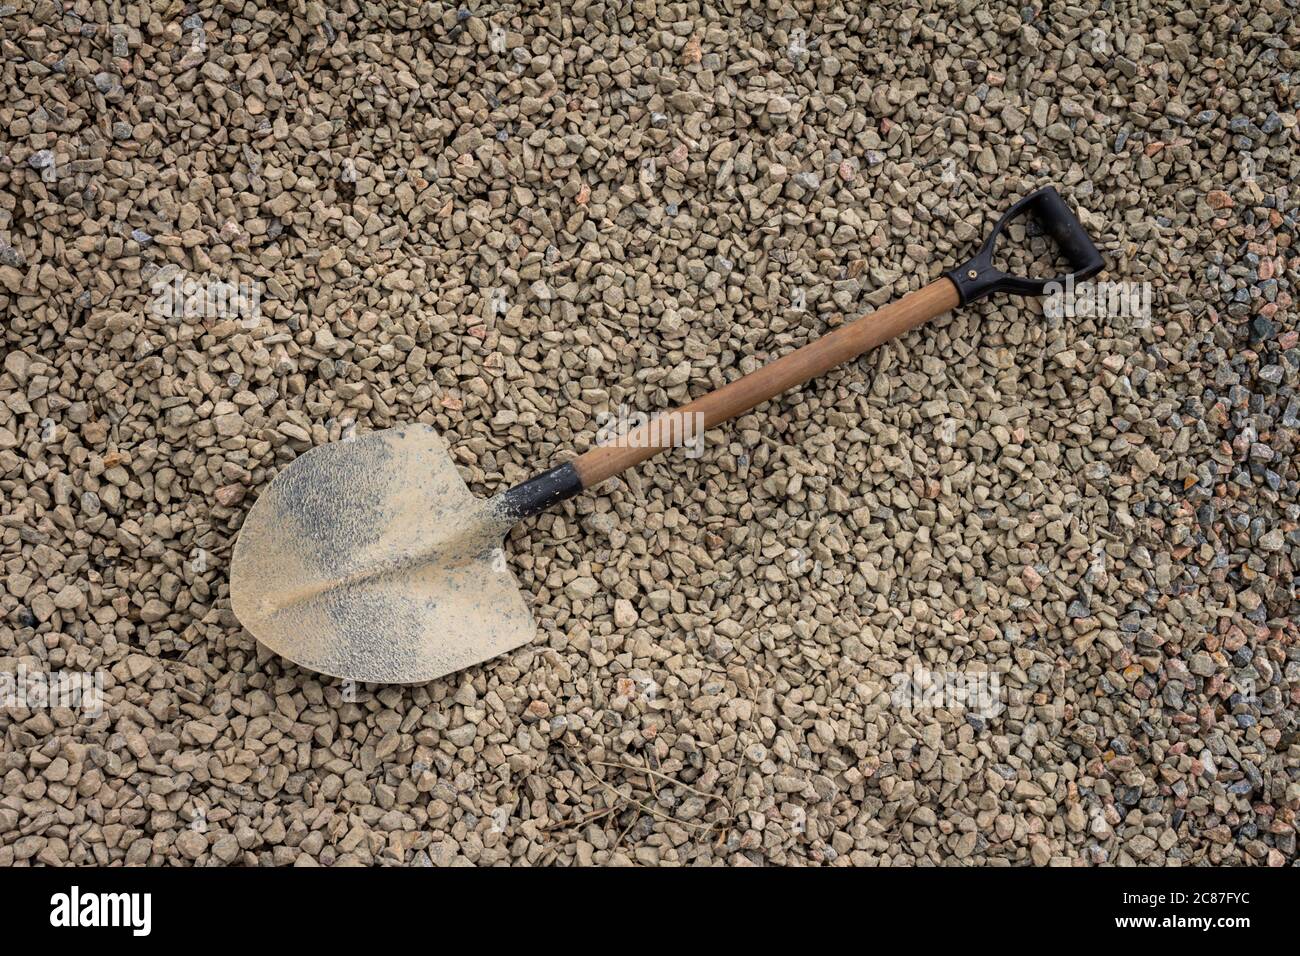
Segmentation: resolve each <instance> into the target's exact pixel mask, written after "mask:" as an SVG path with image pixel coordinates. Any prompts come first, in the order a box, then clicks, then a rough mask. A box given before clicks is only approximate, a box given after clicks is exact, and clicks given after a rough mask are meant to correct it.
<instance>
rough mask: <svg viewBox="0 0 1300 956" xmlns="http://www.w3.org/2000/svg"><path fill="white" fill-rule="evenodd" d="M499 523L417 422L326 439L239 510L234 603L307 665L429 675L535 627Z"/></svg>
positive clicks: (245, 619) (497, 648) (349, 673)
mask: <svg viewBox="0 0 1300 956" xmlns="http://www.w3.org/2000/svg"><path fill="white" fill-rule="evenodd" d="M509 525H510V522H509V521H508V520H506V519H505V518H504V517H503V516H502V515H501V514H500V512H499V510H498V509H496V508H495V507H494V505H493V503H492V502H490V501H484V500H483V499H481V498H478V497H476V496H475V495H474V494H473V493H472V492H471V491H470V490H469V489H468V488H467V487H466V486H465V483H464V481H463V480H462V479H461V477H460V474H459V472H457V470H456V465H455V463H454V462H453V461H452V460H451V456H450V455H449V454H448V453H447V450H446V447H445V446H444V444H443V442H442V439H441V438H439V437H438V434H437V433H436V432H435V431H434V430H433V429H432V428H430V427H428V426H426V425H408V426H404V427H401V428H390V429H387V430H384V431H378V432H371V433H369V434H367V435H363V436H361V437H358V438H354V439H348V440H344V441H340V442H334V443H332V444H329V445H322V446H320V447H317V448H313V449H312V450H311V451H308V452H306V453H305V454H303V455H301V456H300V457H299V458H297V459H296V460H295V461H294V462H293V463H292V464H290V465H289V466H288V467H287V468H285V469H284V471H282V472H281V473H280V474H279V475H277V476H276V478H275V480H274V481H272V482H271V484H270V485H269V486H268V487H267V489H266V490H265V491H264V492H263V493H262V495H261V497H259V498H258V500H257V503H256V504H254V505H253V507H252V509H251V510H250V511H249V513H248V516H247V517H246V518H245V519H244V525H243V528H242V529H241V530H240V533H239V539H238V541H237V542H236V544H235V554H234V559H233V561H232V563H231V569H230V600H231V606H232V607H233V609H234V611H235V615H236V616H237V617H238V618H239V620H240V622H241V623H242V624H243V625H244V627H246V628H247V629H248V630H249V631H250V632H252V634H253V635H254V636H255V637H256V638H257V639H258V640H259V641H260V642H261V643H262V644H263V645H264V646H266V647H267V648H268V649H270V650H272V651H274V652H275V653H277V654H279V655H280V656H282V657H287V658H288V659H289V660H291V661H293V662H294V663H296V664H300V665H302V666H303V667H307V668H310V669H311V670H314V671H319V672H320V673H322V674H328V675H331V676H333V677H341V678H346V679H351V680H355V681H368V682H374V683H387V684H414V683H423V682H425V681H430V680H434V679H436V678H438V677H442V676H444V675H446V674H450V673H452V672H454V671H458V670H461V669H462V668H465V667H470V666H472V665H474V664H479V663H482V662H483V661H486V660H488V659H489V658H492V657H496V656H497V655H498V654H503V653H505V652H506V651H510V650H513V649H515V648H517V647H520V646H522V645H524V644H527V643H528V642H529V641H530V640H532V638H533V635H534V633H535V628H534V625H533V619H532V615H531V613H530V612H529V610H528V607H527V605H526V604H525V603H524V599H523V596H522V595H521V594H520V592H519V587H518V585H517V584H516V583H515V579H514V575H512V574H511V573H510V569H509V567H508V566H507V564H506V560H505V554H504V552H503V551H502V549H501V541H502V538H503V536H504V535H505V532H506V531H507V530H508V529H509Z"/></svg>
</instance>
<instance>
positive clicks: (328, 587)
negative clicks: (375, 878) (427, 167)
mask: <svg viewBox="0 0 1300 956" xmlns="http://www.w3.org/2000/svg"><path fill="white" fill-rule="evenodd" d="M1026 212H1028V213H1030V214H1032V215H1033V217H1034V218H1035V219H1036V220H1037V221H1038V223H1039V224H1040V226H1041V227H1042V229H1043V230H1044V232H1045V233H1046V234H1047V235H1049V236H1051V237H1052V239H1053V240H1055V242H1056V244H1057V246H1058V248H1059V250H1060V253H1061V254H1062V256H1063V257H1064V259H1065V260H1066V261H1067V262H1068V263H1069V264H1070V267H1071V269H1072V272H1071V273H1070V276H1061V277H1059V278H1057V279H1033V278H1028V277H1023V276H1012V275H1007V274H1006V273H1003V272H1001V271H999V270H997V269H995V268H994V266H993V249H994V245H995V243H996V242H997V239H998V237H999V235H1001V233H1002V231H1003V229H1004V228H1005V227H1006V225H1007V223H1009V222H1010V221H1011V220H1013V219H1015V218H1016V217H1018V216H1020V215H1022V214H1024V213H1026ZM1103 264H1104V263H1103V261H1102V257H1101V254H1100V253H1099V252H1098V251H1097V248H1096V246H1094V245H1093V243H1092V240H1091V239H1089V238H1088V235H1087V233H1086V232H1085V231H1084V229H1083V226H1082V225H1081V224H1080V222H1079V221H1078V219H1076V218H1075V216H1074V214H1073V213H1072V212H1071V211H1070V209H1069V207H1068V206H1067V205H1066V204H1065V202H1064V201H1063V200H1062V199H1061V197H1060V195H1059V194H1058V193H1057V191H1056V190H1055V189H1053V188H1052V187H1050V186H1048V187H1046V188H1044V189H1040V190H1038V191H1037V192H1035V193H1033V194H1031V195H1029V196H1026V197H1025V198H1023V199H1021V200H1020V201H1019V202H1017V203H1016V204H1015V205H1014V206H1012V207H1011V208H1010V209H1009V210H1008V211H1007V213H1006V214H1005V215H1004V216H1003V217H1002V218H1001V219H1000V220H999V221H998V223H997V225H996V226H994V228H993V232H992V234H991V235H990V236H989V237H988V239H987V240H986V241H985V243H984V245H983V246H981V247H980V249H979V252H978V253H976V255H975V256H974V257H973V258H972V259H971V260H970V261H969V262H967V263H965V264H964V265H962V266H959V267H958V268H956V269H952V270H950V271H949V272H946V273H944V275H943V276H942V277H940V278H938V279H936V280H935V281H934V282H931V283H930V284H929V285H927V286H925V287H924V288H922V289H918V290H917V291H915V292H912V293H909V294H908V295H906V296H904V297H903V298H901V299H899V300H897V301H896V302H893V303H890V304H889V305H886V306H884V307H882V308H880V309H877V310H876V311H875V312H872V313H870V314H868V315H865V316H863V317H861V318H859V319H857V320H855V321H853V322H849V323H847V324H845V325H843V326H841V327H839V328H837V329H835V330H834V331H833V332H830V333H828V334H827V335H824V336H822V337H821V338H819V339H817V340H815V341H813V342H810V343H809V344H807V345H805V346H803V347H802V348H800V349H797V350H796V351H794V352H790V353H788V354H786V355H783V356H782V357H780V358H778V359H776V360H774V361H772V362H770V363H769V364H767V365H765V366H764V367H763V368H761V369H758V370H757V371H755V372H751V373H750V374H749V375H746V376H744V377H743V378H740V379H737V380H736V381H734V382H731V383H730V384H728V385H725V386H723V387H722V388H720V389H718V390H717V391H715V392H710V393H709V394H707V395H703V396H701V397H700V398H697V399H695V400H694V401H692V402H689V403H688V404H686V405H684V406H682V407H681V408H679V409H677V410H675V411H671V412H665V413H663V414H661V415H660V416H659V417H657V418H655V419H653V420H651V421H649V422H646V423H645V424H643V425H641V426H640V427H638V428H636V429H633V430H632V431H631V432H629V433H628V434H627V435H625V436H623V437H622V438H621V439H620V440H619V441H617V443H607V444H602V445H597V446H596V447H594V448H592V449H591V450H590V451H587V452H586V453H584V454H582V455H579V456H578V457H577V458H576V459H574V460H573V461H570V462H567V463H565V464H562V465H559V466H558V467H555V468H552V469H550V470H549V471H546V472H543V473H542V474H540V475H538V476H537V477H535V478H532V479H530V480H528V481H525V482H523V483H522V484H519V485H516V486H515V487H513V488H510V489H508V490H507V491H504V492H502V493H501V494H499V495H497V496H496V497H495V498H492V499H489V500H484V499H481V498H478V497H476V496H475V495H474V494H473V493H472V492H470V490H469V488H468V487H466V485H465V483H464V481H463V480H462V479H461V477H460V474H459V473H458V472H457V470H456V466H455V464H454V463H453V461H452V459H451V456H450V455H449V454H448V452H447V449H446V446H445V445H444V444H443V442H442V439H441V438H439V436H438V435H437V434H436V433H435V432H434V430H433V429H432V428H430V427H429V426H427V425H406V426H402V427H399V428H390V429H385V430H383V431H378V432H372V433H369V434H366V435H363V436H360V437H357V438H351V439H345V440H343V441H339V442H334V443H331V444H328V445H322V446H319V447H317V448H314V449H312V450H310V451H308V452H306V453H305V454H303V455H301V456H300V457H298V458H297V459H296V460H295V461H294V462H293V463H292V464H290V465H289V466H288V467H287V468H285V469H284V470H283V471H282V472H280V474H279V475H277V476H276V478H275V480H274V481H272V482H271V484H270V485H269V486H268V487H267V489H266V490H265V491H264V492H263V493H262V495H261V497H259V498H258V500H257V502H256V504H254V506H253V508H252V510H250V511H249V513H248V516H247V517H246V518H245V520H244V525H243V528H242V529H241V531H240V534H239V540H238V542H237V543H236V545H235V554H234V560H233V562H232V564H231V571H230V600H231V605H232V607H233V609H234V612H235V614H236V615H237V616H238V618H239V620H240V622H242V623H243V625H244V626H245V627H246V628H247V629H248V630H249V631H250V632H252V634H253V635H254V636H255V637H256V638H257V639H258V640H259V641H261V642H262V644H263V645H265V646H266V647H267V648H268V649H270V650H271V651H273V652H275V653H277V654H279V655H281V656H282V657H287V658H288V659H289V660H291V661H294V662H295V663H297V664H299V665H301V666H303V667H306V668H309V669H311V670H313V671H318V672H320V673H322V674H328V675H331V676H333V677H340V678H344V679H350V680H354V681H366V682H373V683H384V684H414V683H423V682H425V681H430V680H434V679H436V678H438V677H442V676H444V675H446V674H450V673H453V672H455V671H458V670H461V669H462V668H465V667H470V666H472V665H474V664H479V663H482V662H483V661H486V660H488V659H490V658H493V657H496V656H497V655H499V654H504V653H506V652H507V651H510V650H513V649H515V648H517V647H520V646H522V645H524V644H527V643H528V642H529V641H530V640H532V638H533V635H534V632H535V628H534V624H533V619H532V614H531V613H530V611H529V609H528V605H527V603H526V602H525V601H524V598H523V595H522V594H521V593H520V591H519V586H518V585H517V584H516V583H515V579H514V576H513V575H512V574H511V573H510V568H509V565H508V564H507V562H506V558H505V554H504V552H503V551H502V542H503V539H504V537H505V535H506V532H508V531H509V529H510V528H511V526H513V525H514V524H515V523H516V522H518V521H521V520H523V519H524V518H528V517H531V516H532V515H535V514H538V513H539V512H541V511H543V510H544V509H546V508H549V507H551V506H552V505H554V504H556V503H557V502H560V501H563V500H565V499H566V498H571V497H573V496H574V495H576V494H578V493H579V492H580V491H583V490H585V489H587V488H592V487H594V486H596V485H598V484H600V483H601V482H602V481H604V480H605V479H607V478H611V477H613V476H614V475H617V474H619V473H620V472H622V471H625V470H626V469H628V468H631V467H632V466H634V465H636V464H637V463H639V462H642V461H644V460H645V459H647V458H649V457H651V456H652V455H655V454H658V453H659V452H661V451H663V450H665V449H667V448H671V447H674V446H676V445H679V444H683V443H684V442H685V441H687V440H688V439H689V437H690V435H691V434H692V432H693V433H694V434H703V431H704V430H705V429H708V428H712V427H714V426H715V425H718V424H720V423H722V422H725V421H727V420H728V419H730V418H734V417H736V416H737V415H740V414H742V413H744V412H746V411H748V410H749V409H751V408H753V407H754V406H756V405H759V404H761V403H763V402H765V401H767V400H768V399H770V398H773V397H775V396H777V395H779V394H781V393H782V392H784V391H786V390H787V389H791V388H794V387H795V386H798V385H802V384H804V383H805V382H807V381H809V380H810V379H812V378H815V377H816V376H818V375H821V374H822V373H823V372H826V371H827V370H829V369H831V368H834V367H835V366H837V365H840V364H842V363H844V362H847V361H849V360H850V359H852V358H855V357H856V356H858V355H861V354H862V353H863V352H865V351H867V350H868V349H871V348H874V347H875V346H877V345H880V344H881V343H882V342H886V341H888V340H889V339H892V338H894V337H895V336H896V335H900V334H902V333H903V332H906V331H908V330H909V329H913V328H916V327H917V326H918V325H921V324H922V323H924V322H927V321H929V320H930V319H932V318H934V317H935V316H937V315H940V314H942V313H944V312H947V311H948V310H949V309H952V308H954V307H956V306H957V305H965V304H968V303H970V302H973V301H975V300H976V299H979V298H981V297H983V296H985V295H989V294H990V293H993V292H1011V293H1014V294H1017V295H1022V296H1030V295H1043V294H1045V293H1046V292H1047V291H1049V290H1048V289H1047V286H1048V285H1049V283H1053V282H1055V283H1060V285H1059V286H1057V288H1062V287H1064V285H1065V283H1066V280H1067V278H1070V277H1072V278H1073V279H1074V280H1076V281H1079V280H1083V279H1087V278H1090V277H1091V276H1094V275H1096V274H1097V273H1098V272H1100V271H1101V269H1102V266H1103Z"/></svg>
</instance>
